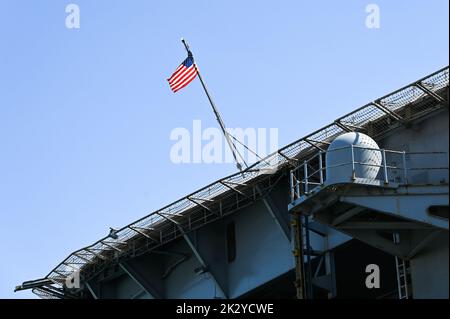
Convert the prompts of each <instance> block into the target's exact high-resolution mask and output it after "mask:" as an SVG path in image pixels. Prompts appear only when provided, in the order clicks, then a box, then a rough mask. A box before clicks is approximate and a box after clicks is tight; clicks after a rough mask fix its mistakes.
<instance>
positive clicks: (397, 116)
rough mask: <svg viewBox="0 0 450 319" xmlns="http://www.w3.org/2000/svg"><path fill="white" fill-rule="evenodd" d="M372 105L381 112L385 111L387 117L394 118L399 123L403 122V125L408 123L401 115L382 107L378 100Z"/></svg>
mask: <svg viewBox="0 0 450 319" xmlns="http://www.w3.org/2000/svg"><path fill="white" fill-rule="evenodd" d="M372 105H373V106H375V107H376V108H377V109H379V110H380V111H383V112H384V113H386V114H387V115H389V116H390V117H392V118H393V119H394V120H397V121H399V122H401V123H403V124H404V123H405V122H406V121H405V119H404V118H403V117H401V116H400V115H397V114H396V113H394V112H392V111H391V110H389V109H388V108H387V107H385V106H384V105H382V104H381V102H380V101H378V100H377V101H373V102H372Z"/></svg>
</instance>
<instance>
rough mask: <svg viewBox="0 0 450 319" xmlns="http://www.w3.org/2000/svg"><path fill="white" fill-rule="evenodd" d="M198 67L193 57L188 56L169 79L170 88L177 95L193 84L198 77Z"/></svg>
mask: <svg viewBox="0 0 450 319" xmlns="http://www.w3.org/2000/svg"><path fill="white" fill-rule="evenodd" d="M197 72H198V71H197V67H196V66H195V64H194V59H193V58H192V56H191V55H190V56H188V57H187V58H186V59H185V60H184V61H183V62H182V63H181V64H180V65H179V66H178V68H177V69H176V70H175V72H174V73H173V74H172V75H171V76H170V78H168V79H167V81H168V82H169V86H170V88H171V89H172V91H173V92H174V93H175V92H177V91H179V90H180V89H182V88H184V87H185V86H186V85H188V84H189V83H191V82H192V81H193V80H194V79H195V77H196V76H197Z"/></svg>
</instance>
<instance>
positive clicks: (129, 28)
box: [0, 0, 449, 298]
mask: <svg viewBox="0 0 450 319" xmlns="http://www.w3.org/2000/svg"><path fill="white" fill-rule="evenodd" d="M69 3H75V4H77V5H79V7H80V10H81V12H80V13H81V16H80V18H81V19H80V23H81V25H80V26H81V27H80V29H76V30H75V29H67V28H66V26H65V18H66V15H67V14H66V13H65V7H66V5H67V4H69ZM370 3H375V4H377V5H378V6H379V8H380V28H379V29H368V28H367V27H366V25H365V19H366V16H367V13H366V12H365V8H366V6H367V5H368V4H370ZM448 5H449V4H448V1H447V0H433V1H425V0H421V1H418V0H408V1H406V0H399V1H378V0H372V1H363V0H355V1H331V0H329V1H276V2H275V1H261V0H259V1H245V2H244V1H234V0H233V1H230V0H227V1H206V0H204V1H197V0H193V1H189V2H182V1H156V0H155V1H144V0H134V1H124V0H121V1H119V0H109V1H106V0H96V1H88V0H72V1H62V0H41V1H25V0H1V1H0V39H1V42H0V146H1V147H0V217H1V219H0V245H1V248H2V249H1V250H2V253H1V255H0V256H1V257H0V260H1V263H0V298H33V297H34V295H33V294H31V293H30V292H20V293H13V289H14V286H15V285H16V284H19V283H21V282H22V281H24V280H29V279H36V278H40V277H43V276H45V275H46V274H47V273H48V272H49V271H50V270H51V269H52V268H53V267H54V266H56V264H57V263H59V262H60V261H62V260H63V259H64V258H65V257H66V256H67V255H68V254H69V253H70V252H72V251H74V250H76V249H78V248H80V247H82V246H86V245H88V244H90V243H92V242H94V241H96V240H97V239H99V238H101V237H103V236H105V235H106V234H107V232H108V227H109V226H112V227H117V228H118V227H121V226H123V225H125V224H128V223H129V222H131V221H133V220H135V219H137V218H139V217H142V216H143V215H145V214H147V213H150V212H152V211H154V210H156V209H158V208H160V207H162V206H164V205H166V204H168V203H170V202H172V201H174V200H176V199H178V198H180V197H182V196H184V195H186V194H188V193H190V192H192V191H194V190H195V189H197V188H200V187H201V186H204V185H205V184H207V183H210V182H212V181H213V180H216V179H218V178H220V177H223V176H225V175H228V174H230V173H233V172H234V171H235V167H234V165H232V164H215V165H213V164H178V165H176V164H174V163H172V162H171V160H170V157H169V153H170V149H171V147H172V145H173V144H174V142H173V141H170V139H169V136H170V132H171V131H172V130H173V129H174V128H176V127H185V128H188V129H191V128H192V121H193V120H194V119H199V120H201V121H202V125H204V126H205V127H207V126H209V127H215V126H216V122H215V120H214V117H213V114H212V112H211V110H210V106H209V105H208V102H207V99H206V97H205V95H204V93H203V91H202V89H201V86H200V83H199V82H198V80H195V81H194V82H193V83H191V84H190V85H189V86H188V87H187V88H185V89H183V90H181V91H180V92H179V93H177V94H173V93H172V92H171V91H170V89H169V87H168V84H167V82H166V78H167V77H168V76H170V74H171V73H172V72H173V71H174V69H175V68H176V67H177V65H178V64H179V63H180V62H181V61H182V60H183V59H184V58H185V52H184V49H183V46H182V44H181V42H180V41H179V40H180V38H181V37H182V36H183V37H185V38H186V39H187V40H188V41H189V43H190V45H191V48H192V50H193V52H194V55H195V57H196V59H197V62H198V64H199V67H200V69H201V71H202V74H203V76H204V78H205V80H206V82H207V84H208V86H209V88H210V89H211V93H212V95H213V97H214V99H215V100H216V103H217V105H218V107H219V109H220V111H221V113H222V115H223V117H224V120H225V123H226V124H227V126H229V127H242V128H246V127H253V128H278V130H279V145H280V146H282V145H284V144H287V143H289V142H291V141H293V140H295V139H298V138H300V137H302V136H303V135H306V134H307V133H309V132H311V131H313V130H315V129H317V128H320V127H321V126H323V125H325V124H327V123H329V122H331V121H333V120H334V119H335V118H336V117H338V116H340V115H343V114H344V113H347V112H349V111H351V110H353V109H355V108H356V107H359V106H361V105H363V104H365V103H367V102H369V101H371V100H373V99H375V98H377V97H379V96H381V95H384V94H386V93H389V92H390V91H393V90H395V89H397V88H399V87H401V86H404V85H406V84H408V83H410V82H412V81H414V80H416V79H418V78H420V77H423V76H425V75H427V74H429V73H431V72H433V71H435V70H437V69H439V68H441V67H444V66H446V65H448V52H449V42H448V36H449V35H448V23H449V17H448Z"/></svg>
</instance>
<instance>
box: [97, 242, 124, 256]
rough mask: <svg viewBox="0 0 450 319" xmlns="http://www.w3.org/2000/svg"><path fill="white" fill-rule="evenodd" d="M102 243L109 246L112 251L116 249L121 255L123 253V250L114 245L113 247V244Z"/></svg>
mask: <svg viewBox="0 0 450 319" xmlns="http://www.w3.org/2000/svg"><path fill="white" fill-rule="evenodd" d="M101 243H102V244H103V245H105V246H108V247H109V248H112V249H114V250H116V251H118V252H120V253H121V252H122V249H120V248H117V247H116V246H113V245H111V244H109V243H105V242H104V241H101Z"/></svg>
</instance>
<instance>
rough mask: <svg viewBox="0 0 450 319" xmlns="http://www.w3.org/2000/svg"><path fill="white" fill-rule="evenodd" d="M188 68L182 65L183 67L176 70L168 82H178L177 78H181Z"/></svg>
mask: <svg viewBox="0 0 450 319" xmlns="http://www.w3.org/2000/svg"><path fill="white" fill-rule="evenodd" d="M190 69H191V68H189V69H188V68H186V67H183V69H182V70H180V71H178V73H177V74H176V75H175V76H174V78H173V79H172V80H170V81H169V83H170V84H172V85H173V84H174V83H176V82H178V80H179V79H180V78H182V77H183V76H184V75H185V74H186V72H188V70H190Z"/></svg>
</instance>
